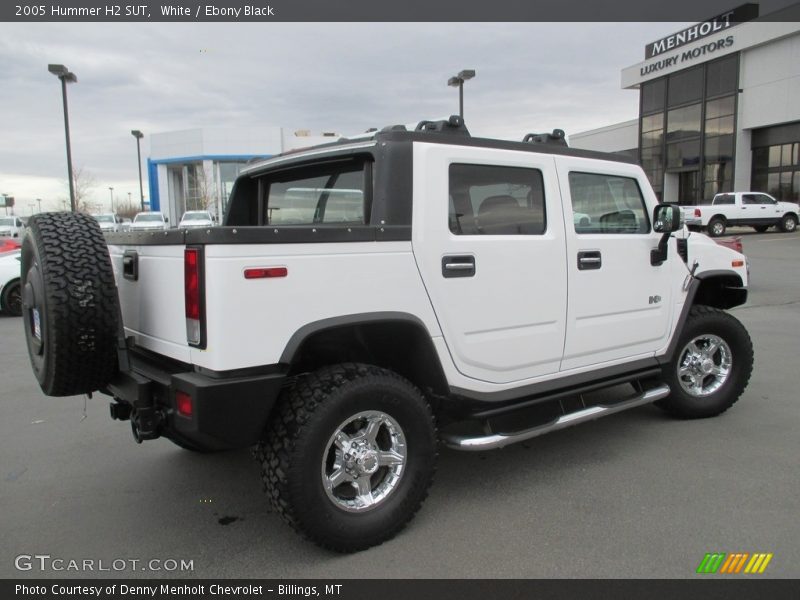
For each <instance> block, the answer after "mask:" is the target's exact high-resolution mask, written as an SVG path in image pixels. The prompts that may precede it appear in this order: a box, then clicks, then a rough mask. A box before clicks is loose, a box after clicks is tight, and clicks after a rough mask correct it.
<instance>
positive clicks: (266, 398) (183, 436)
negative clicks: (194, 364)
mask: <svg viewBox="0 0 800 600" xmlns="http://www.w3.org/2000/svg"><path fill="white" fill-rule="evenodd" d="M285 380H286V375H285V374H284V373H283V372H282V369H281V368H280V367H279V366H278V365H275V366H273V367H267V368H265V369H262V370H260V372H259V373H258V374H253V375H250V374H248V375H246V376H229V375H228V374H225V373H213V374H204V373H197V372H193V371H190V370H186V371H175V369H174V365H173V366H172V368H169V369H165V368H163V367H158V366H155V367H154V366H153V364H152V363H148V362H145V361H140V360H133V361H132V365H131V369H130V370H129V371H127V372H121V373H120V374H119V375H118V376H117V377H116V378H115V379H114V381H112V382H111V383H110V384H109V385H108V388H107V389H106V390H105V393H107V394H109V395H111V396H113V397H114V399H115V400H117V402H120V403H122V404H124V405H127V406H125V409H124V410H121V411H120V410H114V409H112V416H114V417H115V418H126V417H127V414H129V415H130V419H131V421H132V423H133V425H134V431H136V429H137V428H139V429H140V433H141V436H137V437H140V438H141V439H153V438H156V437H159V436H164V437H168V438H170V439H174V440H176V441H178V442H179V443H180V442H183V443H184V444H186V445H191V446H196V447H199V448H201V449H208V450H223V449H229V448H242V447H246V446H250V445H252V444H254V443H255V442H257V441H258V439H259V438H260V437H261V435H262V433H263V431H264V427H265V426H266V423H267V419H268V418H269V415H270V413H271V411H272V408H273V406H274V405H275V402H276V400H277V398H278V396H279V394H280V392H281V389H282V387H283V384H284V382H285ZM176 392H183V393H185V394H188V396H189V397H190V398H191V411H190V412H191V414H184V413H182V412H179V411H178V408H177V402H176V396H175V395H176ZM128 407H130V409H128ZM119 415H123V416H122V417H120V416H119Z"/></svg>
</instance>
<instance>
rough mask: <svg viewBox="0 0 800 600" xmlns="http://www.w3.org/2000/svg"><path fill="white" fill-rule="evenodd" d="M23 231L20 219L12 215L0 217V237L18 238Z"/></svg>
mask: <svg viewBox="0 0 800 600" xmlns="http://www.w3.org/2000/svg"><path fill="white" fill-rule="evenodd" d="M24 229H25V223H23V222H22V219H20V218H19V217H16V216H14V215H9V216H5V217H0V235H5V236H8V237H19V236H20V235H21V234H22V232H23V231H24Z"/></svg>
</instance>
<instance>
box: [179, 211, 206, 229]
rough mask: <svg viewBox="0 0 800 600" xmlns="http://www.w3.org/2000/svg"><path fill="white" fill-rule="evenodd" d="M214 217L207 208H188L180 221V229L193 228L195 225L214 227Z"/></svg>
mask: <svg viewBox="0 0 800 600" xmlns="http://www.w3.org/2000/svg"><path fill="white" fill-rule="evenodd" d="M213 226H214V217H212V216H211V213H210V212H208V211H207V210H187V211H186V212H185V213H183V216H182V217H181V222H180V223H178V229H192V228H194V227H213Z"/></svg>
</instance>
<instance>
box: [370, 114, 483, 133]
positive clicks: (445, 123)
mask: <svg viewBox="0 0 800 600" xmlns="http://www.w3.org/2000/svg"><path fill="white" fill-rule="evenodd" d="M390 131H408V129H406V126H405V125H389V126H388V127H384V128H383V129H381V133H386V132H390ZM414 131H423V132H429V133H446V134H451V135H463V136H466V137H471V136H470V134H469V130H468V129H467V126H466V125H465V124H464V119H463V118H461V117H460V116H459V115H451V116H450V118H448V119H442V120H440V121H420V122H419V123H417V126H416V128H414Z"/></svg>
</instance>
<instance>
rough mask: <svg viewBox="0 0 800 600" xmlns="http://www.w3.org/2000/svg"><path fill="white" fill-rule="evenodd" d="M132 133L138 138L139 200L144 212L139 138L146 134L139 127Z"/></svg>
mask: <svg viewBox="0 0 800 600" xmlns="http://www.w3.org/2000/svg"><path fill="white" fill-rule="evenodd" d="M131 135H132V136H133V137H135V138H136V158H137V164H138V165H139V200H140V202H141V205H142V212H144V188H143V187H142V149H141V147H140V145H139V140H141V139H142V138H143V137H144V134H143V133H142V132H141V131H139V130H138V129H132V130H131Z"/></svg>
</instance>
